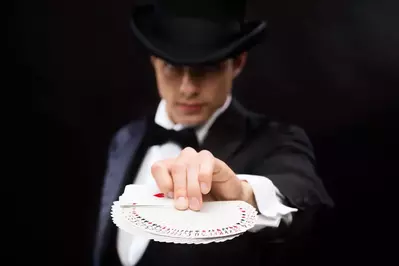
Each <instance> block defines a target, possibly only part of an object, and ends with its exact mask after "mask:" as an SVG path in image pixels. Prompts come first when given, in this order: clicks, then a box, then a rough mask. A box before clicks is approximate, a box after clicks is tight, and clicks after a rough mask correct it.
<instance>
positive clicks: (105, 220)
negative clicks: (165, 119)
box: [94, 120, 145, 265]
mask: <svg viewBox="0 0 399 266" xmlns="http://www.w3.org/2000/svg"><path fill="white" fill-rule="evenodd" d="M144 132H145V121H144V120H143V121H140V122H135V123H132V124H129V125H128V126H127V127H125V128H123V129H122V130H121V131H120V132H119V133H118V134H117V136H116V137H115V139H114V140H113V141H114V142H113V144H112V145H111V150H110V153H109V161H108V169H107V173H106V176H105V180H104V184H103V190H102V197H101V209H100V217H99V222H98V223H99V224H98V231H97V238H96V243H95V254H94V256H95V258H94V259H95V265H100V264H99V262H100V258H101V254H102V250H103V246H104V245H105V243H107V239H106V237H107V236H108V234H107V231H109V230H108V229H107V228H109V226H110V224H111V214H110V212H111V207H112V204H113V202H114V201H115V200H117V199H118V196H119V194H120V193H121V190H122V189H123V186H124V184H125V183H126V176H127V171H128V169H129V165H130V163H131V161H132V159H133V157H134V155H135V153H136V151H137V148H138V147H139V144H140V143H141V140H142V138H143V135H144Z"/></svg>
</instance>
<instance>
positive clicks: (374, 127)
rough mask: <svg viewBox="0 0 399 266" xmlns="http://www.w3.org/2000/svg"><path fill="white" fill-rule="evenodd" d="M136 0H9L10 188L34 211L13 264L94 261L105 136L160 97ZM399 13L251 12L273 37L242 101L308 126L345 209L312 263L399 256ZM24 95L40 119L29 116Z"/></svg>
mask: <svg viewBox="0 0 399 266" xmlns="http://www.w3.org/2000/svg"><path fill="white" fill-rule="evenodd" d="M132 3H133V1H127V0H119V1H103V0H96V1H94V0H86V1H82V0H79V1H77V0H68V1H65V0H57V1H56V0H54V1H43V0H37V1H15V2H14V8H13V12H12V13H11V14H10V15H9V17H8V32H9V38H8V48H9V52H8V53H7V55H8V56H7V59H10V61H11V65H10V66H11V67H9V68H8V69H9V70H11V75H7V76H8V78H9V79H10V83H8V84H6V86H5V87H4V89H6V90H5V91H8V92H9V91H11V92H14V93H15V94H16V95H17V97H16V98H15V99H16V100H15V102H11V101H9V102H8V101H7V100H6V101H5V102H4V103H5V104H11V105H13V107H7V111H6V112H5V114H6V116H7V117H8V118H9V119H10V120H11V123H12V125H11V126H10V127H8V128H7V129H8V130H7V131H8V132H11V133H12V134H14V135H15V136H17V135H18V139H17V140H16V142H12V143H11V146H12V147H11V148H12V150H13V151H14V153H15V154H17V156H18V157H13V156H11V155H10V156H9V157H10V158H11V159H12V161H14V162H15V163H16V164H17V167H18V168H15V167H14V168H11V169H10V170H12V174H11V179H13V181H17V185H19V186H21V185H22V187H23V188H25V189H24V191H25V192H26V194H24V195H26V197H28V196H29V197H31V198H30V199H31V200H32V202H34V203H36V204H37V205H36V207H32V208H26V209H25V212H24V217H25V218H26V217H31V218H34V219H31V220H27V219H24V220H23V221H22V222H21V221H17V222H16V223H14V225H17V227H15V228H18V229H21V228H22V230H18V232H20V233H21V237H20V238H17V236H16V235H14V234H12V235H11V236H12V238H13V240H14V241H12V242H10V243H13V244H14V245H12V247H13V248H14V247H15V248H16V249H14V251H16V253H12V254H13V256H12V259H13V260H14V261H15V262H19V263H20V264H21V265H22V262H23V261H27V262H29V263H33V262H34V261H35V260H36V259H39V261H38V262H39V263H41V265H44V264H46V263H45V261H48V262H49V264H52V265H89V263H90V258H91V245H92V237H93V234H94V228H95V218H96V216H95V215H96V212H97V210H98V209H97V208H98V205H97V204H98V200H99V192H100V187H101V182H102V177H103V174H104V167H105V159H106V151H107V148H108V144H109V140H110V137H111V135H112V134H113V133H114V132H115V131H116V130H117V128H119V127H120V126H122V125H123V124H125V123H127V122H128V121H129V120H131V119H134V118H137V117H139V116H140V115H141V114H143V113H145V111H146V110H147V109H149V108H151V107H154V106H155V105H156V104H157V101H158V98H157V94H156V87H155V82H154V78H153V73H152V70H151V68H150V65H149V60H148V57H147V55H146V54H145V53H143V49H142V48H141V47H140V46H138V45H137V42H136V41H135V39H134V38H133V36H132V34H131V32H130V30H129V25H128V19H129V12H130V7H131V6H132ZM398 11H399V5H398V1H395V0H392V1H388V0H374V1H372V0H345V1H344V0H335V1H332V0H330V1H327V0H318V1H317V0H304V1H294V0H285V1H250V3H249V7H248V13H249V17H250V18H255V17H257V18H259V17H260V18H263V19H267V20H268V22H269V33H268V38H267V39H266V41H265V42H264V43H263V44H262V45H259V46H257V47H256V48H255V49H254V50H253V51H252V52H251V53H250V57H249V61H248V65H247V67H246V69H245V71H244V72H243V73H242V75H241V76H240V77H239V79H238V80H237V82H236V84H235V89H234V93H235V95H236V97H237V98H238V99H239V100H240V101H241V102H242V103H243V104H244V105H245V106H247V107H248V108H250V109H252V110H254V111H259V112H262V113H265V114H267V115H269V116H271V117H273V118H276V119H280V120H285V121H289V122H292V123H296V124H298V125H300V126H302V127H304V128H305V129H306V130H307V132H308V134H309V136H310V138H311V140H312V141H313V144H314V147H315V151H316V155H317V158H318V170H319V173H320V175H321V177H322V178H323V180H324V182H325V184H326V187H327V189H328V191H329V192H330V193H331V196H332V197H333V199H334V200H335V203H336V208H335V210H334V212H333V213H332V214H331V215H330V216H328V217H327V220H328V221H329V223H327V224H325V225H323V226H321V227H320V228H318V229H317V230H316V229H315V232H314V236H315V237H316V239H317V240H318V242H317V243H318V244H317V245H315V246H314V252H313V255H312V256H309V258H308V259H309V263H311V262H313V263H314V264H316V265H337V264H339V263H348V264H349V263H351V264H352V265H357V264H358V263H364V262H370V263H378V265H380V264H381V265H382V264H385V263H387V260H388V258H390V256H389V255H392V254H394V253H393V252H395V250H394V247H395V242H396V240H397V239H395V238H393V232H394V228H395V227H396V225H395V218H394V215H395V213H396V209H395V208H394V205H395V204H394V203H396V197H395V193H392V192H391V190H390V188H391V189H392V191H395V184H394V183H395V180H396V178H397V177H398V174H397V167H396V164H397V163H398V159H397V155H396V153H397V144H398V141H397V135H398V125H397V123H398V120H399V119H398V109H399V108H398V104H399V93H398V88H399V73H398V72H399V30H398V28H399V15H398V14H399V13H398ZM23 96H28V98H30V99H31V100H32V102H31V103H32V111H33V112H31V114H33V116H28V115H27V114H26V113H25V111H22V110H24V108H23V107H26V103H25V102H24V101H23V100H22V99H23V98H25V97H23ZM3 99H8V98H3ZM19 105H20V106H21V108H19ZM17 110H20V111H21V112H22V114H21V115H17V112H18V111H17ZM13 115H15V117H13ZM28 117H29V119H28ZM17 126H19V127H22V132H23V133H22V136H21V137H19V136H20V134H21V131H19V130H16V129H17ZM27 129H29V130H28V134H26V132H27ZM5 142H7V141H5ZM9 144H10V143H9ZM17 144H22V145H17ZM17 146H18V147H17ZM19 146H22V150H21V148H19ZM21 151H22V152H21ZM14 153H13V154H14ZM10 158H9V159H10ZM23 170H27V172H28V174H27V175H25V174H22V171H23ZM14 188H15V186H14V187H10V192H13V191H14V192H15V191H16V190H14ZM19 189H20V187H19ZM19 191H20V190H19ZM39 204H40V208H38V207H39ZM20 225H23V227H20ZM13 228H14V227H13ZM11 232H12V231H11ZM388 240H391V241H393V242H392V243H388ZM10 246H11V245H10ZM10 254H11V253H10ZM288 255H289V254H287V256H288Z"/></svg>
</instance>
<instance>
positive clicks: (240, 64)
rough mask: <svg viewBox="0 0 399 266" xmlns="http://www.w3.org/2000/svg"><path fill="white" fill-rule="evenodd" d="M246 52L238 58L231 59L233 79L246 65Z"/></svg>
mask: <svg viewBox="0 0 399 266" xmlns="http://www.w3.org/2000/svg"><path fill="white" fill-rule="evenodd" d="M247 58H248V52H243V53H242V54H240V55H239V56H237V57H236V58H234V59H233V71H234V78H236V77H237V76H238V75H239V74H240V73H241V72H242V70H243V69H244V67H245V64H246V63H247Z"/></svg>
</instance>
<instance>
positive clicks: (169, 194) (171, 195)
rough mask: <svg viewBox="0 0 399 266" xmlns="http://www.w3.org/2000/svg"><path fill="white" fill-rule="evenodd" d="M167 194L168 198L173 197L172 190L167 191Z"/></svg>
mask: <svg viewBox="0 0 399 266" xmlns="http://www.w3.org/2000/svg"><path fill="white" fill-rule="evenodd" d="M167 196H168V198H170V199H173V192H172V191H169V192H168V194H167Z"/></svg>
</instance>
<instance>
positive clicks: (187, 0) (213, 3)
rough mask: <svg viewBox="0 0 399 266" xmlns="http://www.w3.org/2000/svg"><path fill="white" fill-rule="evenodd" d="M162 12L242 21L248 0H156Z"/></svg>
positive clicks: (173, 14)
mask: <svg viewBox="0 0 399 266" xmlns="http://www.w3.org/2000/svg"><path fill="white" fill-rule="evenodd" d="M155 6H156V7H157V10H158V11H159V12H160V13H163V14H167V15H171V16H177V17H192V18H206V19H211V20H223V21H226V20H228V21H231V20H235V21H237V20H238V21H242V20H243V19H244V16H245V7H246V0H155Z"/></svg>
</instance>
